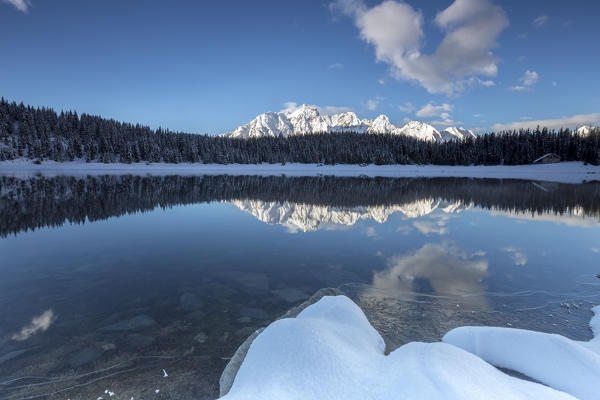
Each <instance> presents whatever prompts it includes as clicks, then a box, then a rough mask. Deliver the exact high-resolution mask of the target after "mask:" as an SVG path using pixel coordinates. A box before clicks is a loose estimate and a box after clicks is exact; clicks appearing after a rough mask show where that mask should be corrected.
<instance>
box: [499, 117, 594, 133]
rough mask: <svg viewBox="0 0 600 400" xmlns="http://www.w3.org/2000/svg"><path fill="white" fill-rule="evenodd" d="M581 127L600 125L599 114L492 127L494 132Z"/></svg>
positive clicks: (519, 122)
mask: <svg viewBox="0 0 600 400" xmlns="http://www.w3.org/2000/svg"><path fill="white" fill-rule="evenodd" d="M582 125H600V113H594V114H577V115H573V116H571V117H562V118H553V119H538V120H532V121H516V122H510V123H507V124H495V125H494V126H493V128H494V130H496V131H503V130H510V129H521V128H523V129H528V128H530V129H535V128H536V127H538V126H540V127H545V128H548V129H560V128H571V129H572V128H577V127H580V126H582Z"/></svg>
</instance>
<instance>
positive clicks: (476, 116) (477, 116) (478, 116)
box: [473, 113, 483, 118]
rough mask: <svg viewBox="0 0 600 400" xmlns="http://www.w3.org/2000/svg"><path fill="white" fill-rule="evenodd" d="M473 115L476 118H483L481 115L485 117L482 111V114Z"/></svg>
mask: <svg viewBox="0 0 600 400" xmlns="http://www.w3.org/2000/svg"><path fill="white" fill-rule="evenodd" d="M473 116H474V117H475V118H481V117H483V114H481V113H480V114H473Z"/></svg>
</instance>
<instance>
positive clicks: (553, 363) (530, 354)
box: [442, 306, 600, 400]
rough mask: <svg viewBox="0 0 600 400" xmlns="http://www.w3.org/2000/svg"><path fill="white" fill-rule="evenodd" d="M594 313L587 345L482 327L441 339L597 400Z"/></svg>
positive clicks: (598, 336) (599, 357)
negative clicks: (591, 335)
mask: <svg viewBox="0 0 600 400" xmlns="http://www.w3.org/2000/svg"><path fill="white" fill-rule="evenodd" d="M593 311H594V313H595V317H594V318H593V319H592V321H591V322H590V326H591V327H592V330H593V332H594V335H595V336H594V339H592V340H591V341H589V342H578V341H575V340H571V339H567V338H566V337H564V336H560V335H555V334H548V333H541V332H531V331H526V330H522V329H513V328H491V327H482V326H480V327H473V326H465V327H461V328H456V329H453V330H451V331H450V332H448V333H447V334H446V335H445V336H444V338H443V339H442V340H443V341H444V342H446V343H450V344H453V345H455V346H458V347H460V348H462V349H464V350H466V351H468V352H471V353H473V354H475V355H477V356H478V357H481V358H482V359H484V360H485V361H487V362H489V363H491V364H493V365H496V366H498V367H503V368H509V369H512V370H515V371H518V372H521V373H523V374H525V375H527V376H529V377H531V378H534V379H535V380H537V381H540V382H542V383H544V384H546V385H548V386H551V387H553V388H556V389H558V390H562V391H564V392H566V393H570V394H572V395H573V396H576V397H577V398H579V399H581V400H598V399H600V387H598V384H599V383H600V306H597V307H595V308H594V309H593Z"/></svg>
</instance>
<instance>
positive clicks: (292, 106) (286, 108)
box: [280, 101, 300, 112]
mask: <svg viewBox="0 0 600 400" xmlns="http://www.w3.org/2000/svg"><path fill="white" fill-rule="evenodd" d="M298 108H300V105H299V104H298V103H296V102H295V101H286V102H285V103H283V108H282V109H281V110H280V112H292V111H296V110H297V109H298Z"/></svg>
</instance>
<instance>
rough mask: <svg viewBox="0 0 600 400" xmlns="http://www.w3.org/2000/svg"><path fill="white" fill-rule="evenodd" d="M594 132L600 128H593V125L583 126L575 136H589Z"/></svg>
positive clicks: (575, 132)
mask: <svg viewBox="0 0 600 400" xmlns="http://www.w3.org/2000/svg"><path fill="white" fill-rule="evenodd" d="M594 130H598V127H597V126H591V125H583V126H581V127H579V128H578V129H577V130H576V131H574V132H573V134H577V135H581V136H587V135H589V134H590V132H592V131H594Z"/></svg>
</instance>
